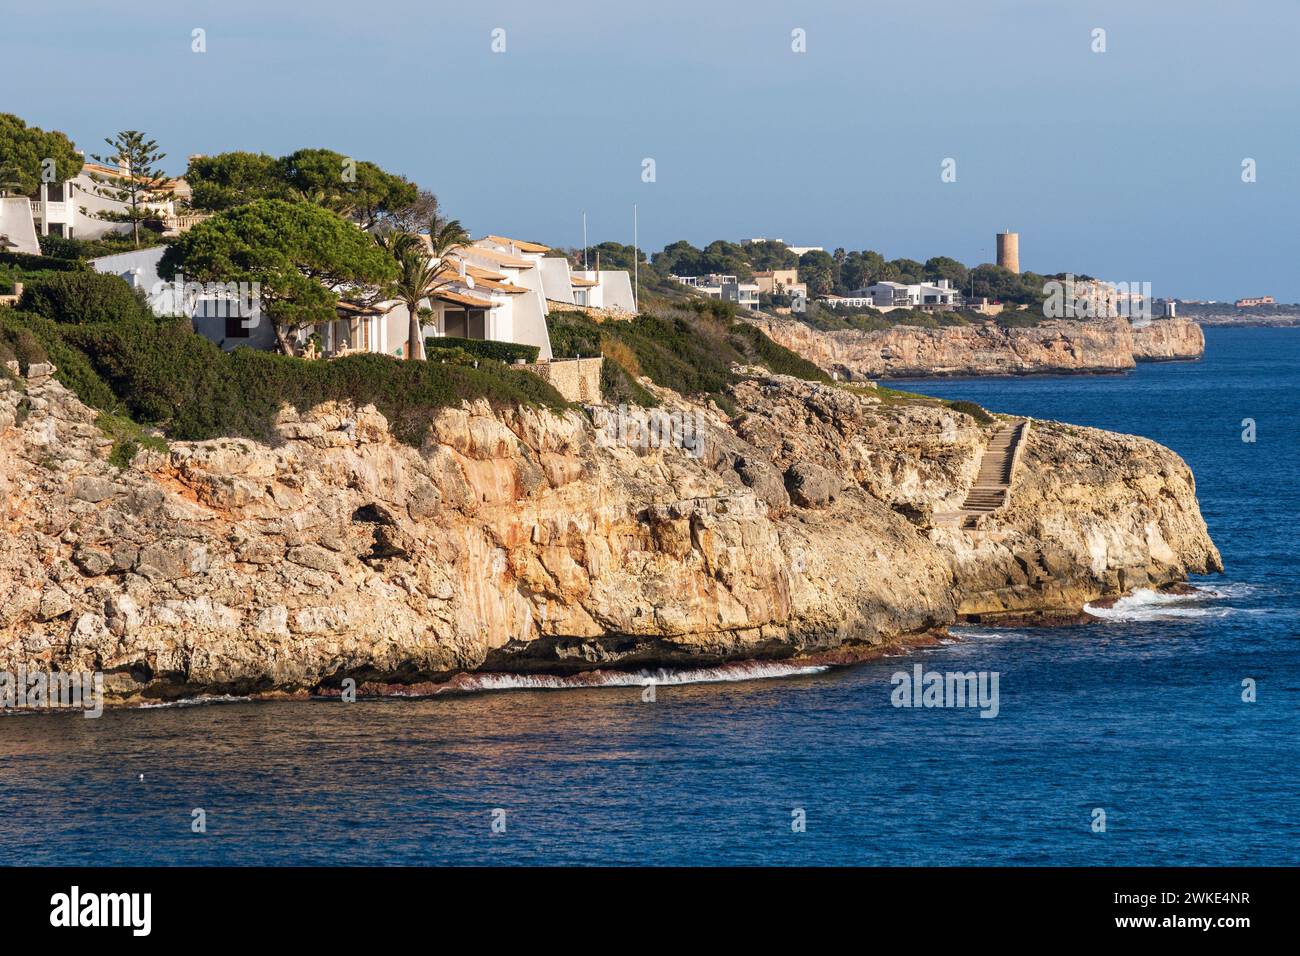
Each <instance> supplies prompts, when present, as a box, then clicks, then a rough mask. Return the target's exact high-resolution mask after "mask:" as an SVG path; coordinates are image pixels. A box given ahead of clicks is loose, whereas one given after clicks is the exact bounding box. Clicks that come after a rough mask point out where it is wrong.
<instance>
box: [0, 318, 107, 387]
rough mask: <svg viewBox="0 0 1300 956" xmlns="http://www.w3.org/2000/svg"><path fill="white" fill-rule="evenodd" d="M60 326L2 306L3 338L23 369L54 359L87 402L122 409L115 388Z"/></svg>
mask: <svg viewBox="0 0 1300 956" xmlns="http://www.w3.org/2000/svg"><path fill="white" fill-rule="evenodd" d="M60 328H61V326H59V325H58V324H56V323H54V322H51V321H50V320H49V319H45V318H41V317H40V316H35V315H26V314H24V313H21V312H16V311H14V310H13V309H0V339H2V340H4V341H5V342H6V343H7V345H8V347H9V349H10V351H12V352H13V353H14V355H15V357H16V358H17V359H18V364H19V365H20V366H21V367H22V370H23V371H24V372H26V371H27V369H28V367H29V366H31V365H34V364H37V363H40V362H52V363H54V367H55V368H56V369H58V378H59V381H61V382H62V383H63V384H64V385H66V386H67V387H68V388H70V389H72V390H73V391H74V392H76V393H77V395H78V396H80V398H81V400H82V401H83V402H85V403H86V404H87V405H90V406H91V407H93V408H99V409H103V410H105V411H115V410H117V409H120V408H121V407H122V403H121V402H120V401H119V400H118V398H117V396H116V395H115V394H114V393H113V390H112V389H111V388H109V387H108V385H107V384H106V383H105V382H104V380H103V379H102V378H100V377H99V374H98V373H97V372H96V371H95V369H94V367H93V366H92V365H91V363H90V360H89V359H88V358H87V357H86V356H85V354H84V353H83V352H81V351H80V350H79V349H77V348H74V347H73V346H70V345H69V344H68V343H67V342H65V341H64V339H63V336H62V335H61V334H60Z"/></svg>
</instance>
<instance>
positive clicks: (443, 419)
mask: <svg viewBox="0 0 1300 956" xmlns="http://www.w3.org/2000/svg"><path fill="white" fill-rule="evenodd" d="M664 397H665V400H666V403H667V404H666V408H667V409H669V410H673V409H677V410H682V411H685V412H689V413H692V414H693V413H699V414H701V415H703V416H704V427H703V433H702V437H703V441H702V443H701V444H700V445H698V446H697V447H698V449H699V450H700V451H701V452H702V454H699V455H698V456H695V455H694V454H693V453H692V451H691V449H690V448H682V447H676V446H673V445H671V443H670V445H669V446H668V447H646V445H647V444H650V445H653V444H654V443H645V442H636V441H616V442H614V443H612V444H611V443H608V442H602V441H597V440H596V433H595V429H594V428H593V425H592V423H591V421H590V420H589V418H588V417H587V416H586V415H584V414H583V413H581V412H578V411H574V412H569V413H567V414H564V415H556V414H553V413H551V412H547V411H542V410H538V409H500V410H494V409H492V408H490V407H489V406H488V405H487V404H486V403H479V404H476V405H473V406H466V407H464V408H460V409H449V410H443V411H441V412H439V413H438V414H437V415H436V417H435V418H434V421H433V427H432V429H431V433H430V437H429V438H428V440H427V441H426V442H425V444H424V446H423V447H422V448H419V449H416V448H411V447H408V446H406V445H403V444H400V443H398V442H397V441H395V440H394V439H393V438H392V437H391V435H390V434H389V431H388V428H387V423H386V422H385V421H384V420H383V418H382V417H381V416H380V415H379V414H378V413H377V412H376V411H375V410H374V409H373V408H372V407H365V408H360V409H356V408H345V407H337V406H334V405H325V406H321V407H317V408H315V409H312V410H311V411H309V412H306V413H303V414H297V413H294V412H292V411H288V410H286V411H285V412H284V413H282V415H281V419H280V421H279V423H278V430H279V434H280V436H281V440H280V441H279V443H278V444H276V445H275V446H274V447H272V446H267V445H260V444H257V443H254V442H251V441H247V440H242V439H226V440H216V441H207V442H198V443H175V444H173V445H171V447H170V448H169V450H168V451H167V452H166V453H163V452H158V451H150V450H145V451H141V452H139V453H138V454H137V455H136V456H135V458H134V460H133V461H132V462H131V464H130V465H129V467H126V468H121V469H119V468H117V467H115V466H114V465H112V464H110V463H109V461H108V460H107V459H108V456H109V451H110V446H111V443H110V441H109V440H108V439H106V438H105V437H104V436H103V435H102V433H101V432H100V430H99V429H98V428H97V426H96V424H95V418H96V414H95V413H94V412H93V411H92V410H90V409H88V408H86V407H85V406H84V405H82V404H81V402H79V401H78V400H77V399H76V397H75V396H73V395H72V394H71V393H70V392H68V391H67V390H65V389H64V388H63V386H61V385H60V384H59V383H58V382H57V381H56V380H54V379H53V378H51V377H50V376H49V370H48V367H34V368H33V369H32V373H31V375H30V376H29V377H28V378H27V379H26V380H25V381H14V380H12V379H10V378H8V377H5V376H2V375H0V519H2V520H3V523H4V529H5V535H4V538H3V540H2V542H0V593H3V594H4V595H5V597H6V600H5V601H4V602H3V603H2V604H0V668H3V669H8V670H14V669H16V668H17V667H18V666H19V665H26V666H28V667H49V666H54V667H57V668H60V669H66V670H73V669H77V670H87V669H102V670H104V671H105V672H106V675H107V676H106V683H107V689H108V692H109V693H110V694H111V695H113V696H114V697H115V698H116V699H119V700H127V699H138V698H140V697H154V698H158V697H163V698H166V697H176V696H184V695H190V694H194V693H197V692H235V693H250V692H295V691H309V690H312V689H317V688H320V687H322V686H327V685H331V684H335V685H336V684H337V682H338V681H339V680H340V679H341V678H342V677H345V676H351V677H355V678H357V679H358V680H359V681H364V680H376V681H384V682H415V681H422V680H441V679H445V678H447V677H448V676H450V675H452V674H454V673H456V672H461V671H472V670H483V669H496V670H529V669H545V670H549V671H556V672H567V671H576V670H582V669H587V668H591V667H596V666H609V665H615V666H631V665H642V664H646V665H649V664H654V665H658V664H668V665H672V664H684V663H713V662H717V661H722V660H729V659H739V658H764V657H767V658H779V657H792V656H800V655H807V654H812V653H817V652H837V651H841V650H845V649H852V648H860V647H866V646H870V645H874V644H880V643H882V642H887V641H891V640H894V639H896V638H899V637H900V636H902V635H907V634H911V633H916V632H919V631H924V630H926V629H932V628H936V627H941V626H943V625H946V624H948V623H951V622H952V621H954V620H955V619H956V618H957V615H958V614H959V613H975V614H979V613H989V612H992V611H1008V610H1026V609H1039V608H1068V609H1073V610H1077V609H1078V607H1079V605H1080V604H1081V603H1082V602H1083V601H1086V600H1090V599H1093V598H1096V597H1098V596H1101V595H1106V594H1115V593H1119V592H1120V591H1121V590H1122V589H1124V588H1127V587H1132V586H1135V585H1137V584H1155V585H1159V584H1164V583H1168V582H1172V581H1177V580H1181V579H1182V578H1183V576H1184V575H1185V574H1186V573H1188V572H1196V571H1208V570H1213V569H1216V568H1217V567H1218V566H1219V558H1218V554H1217V552H1216V551H1215V550H1214V545H1213V544H1212V543H1211V542H1210V540H1209V538H1208V535H1207V534H1206V529H1205V525H1204V523H1203V522H1202V520H1201V517H1200V514H1199V511H1198V508H1197V504H1196V500H1195V497H1194V489H1193V483H1192V478H1191V474H1190V473H1189V471H1188V469H1187V467H1186V465H1184V464H1183V462H1182V461H1181V460H1180V459H1179V458H1178V457H1177V456H1176V455H1174V454H1173V453H1172V452H1170V451H1168V450H1166V449H1164V448H1161V447H1160V446H1158V445H1155V444H1153V443H1152V442H1149V441H1146V440H1144V439H1139V438H1131V437H1126V436H1114V435H1108V434H1106V433H1102V432H1096V431H1091V430H1087V429H1076V428H1070V427H1068V426H1055V425H1046V424H1045V425H1041V426H1040V425H1039V424H1037V423H1036V425H1035V430H1034V433H1033V439H1032V443H1031V445H1030V446H1029V448H1028V450H1027V454H1028V455H1029V456H1030V465H1031V467H1030V468H1028V469H1026V470H1027V472H1028V473H1029V477H1028V478H1027V479H1026V480H1025V481H1023V482H1022V483H1021V484H1020V485H1018V486H1017V487H1015V488H1014V489H1013V494H1012V505H1011V507H1010V508H1009V509H1008V510H1006V511H1005V512H1004V513H999V514H994V515H990V516H988V517H985V518H982V519H980V520H981V523H982V525H983V527H982V528H981V529H980V530H978V531H974V532H968V531H958V530H956V529H948V528H931V527H930V521H929V515H930V514H931V513H933V512H934V511H936V510H945V509H951V508H952V507H955V506H956V504H958V503H960V501H961V500H962V497H963V496H964V494H965V491H966V489H967V488H968V487H969V485H970V483H971V481H972V480H973V477H974V474H975V472H976V469H977V464H978V456H979V453H980V449H981V448H982V445H983V442H984V441H985V440H986V438H987V436H988V434H989V432H990V431H991V429H987V428H982V427H981V426H979V425H978V424H977V423H976V422H975V420H974V419H972V418H970V417H969V416H966V415H963V414H960V413H958V412H955V411H953V410H951V409H949V408H947V407H945V406H942V405H940V404H937V403H931V402H915V403H910V402H899V401H897V400H894V399H889V400H886V401H882V400H880V399H878V398H875V397H873V396H872V395H871V394H870V390H868V389H860V388H857V387H854V386H826V385H814V384H808V383H804V382H799V381H796V380H793V379H788V378H780V377H760V378H756V379H753V380H749V381H746V382H744V383H742V384H740V385H739V386H737V387H736V389H735V402H736V406H737V413H736V415H735V417H734V418H732V419H730V420H726V419H723V418H722V417H721V415H720V413H718V412H717V410H716V408H714V409H712V410H711V411H704V410H701V409H698V408H695V407H690V406H687V405H686V404H685V403H682V402H681V401H680V400H679V399H677V398H675V397H674V396H672V395H667V394H666V395H665V396H664ZM625 437H626V436H625Z"/></svg>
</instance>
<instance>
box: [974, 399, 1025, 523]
mask: <svg viewBox="0 0 1300 956" xmlns="http://www.w3.org/2000/svg"><path fill="white" fill-rule="evenodd" d="M1028 430H1029V422H1028V421H1026V420H1025V419H1020V420H1019V421H1014V422H1011V423H1009V424H1006V425H1003V426H1002V427H1001V428H999V429H998V430H997V431H996V432H994V433H993V437H992V438H990V439H989V443H988V444H987V445H986V446H985V447H984V454H983V455H982V456H981V457H980V467H979V472H978V474H976V476H975V483H974V484H973V485H971V488H970V491H969V492H967V494H966V500H965V501H963V502H962V506H961V511H959V512H958V516H959V520H960V523H961V527H963V528H974V527H975V523H976V519H977V518H978V517H979V516H980V515H985V514H989V513H990V512H993V511H997V510H998V509H999V508H1001V507H1003V506H1004V505H1006V503H1007V501H1008V500H1009V499H1010V497H1011V479H1012V478H1013V477H1014V476H1015V466H1016V459H1017V454H1016V452H1017V451H1018V449H1019V448H1020V445H1021V443H1022V442H1023V441H1024V438H1025V434H1026V433H1027V432H1028Z"/></svg>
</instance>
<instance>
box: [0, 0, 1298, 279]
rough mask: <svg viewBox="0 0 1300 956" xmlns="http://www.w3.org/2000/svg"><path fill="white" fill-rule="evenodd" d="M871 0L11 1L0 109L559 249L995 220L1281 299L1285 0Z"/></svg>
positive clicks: (927, 253) (1126, 265)
mask: <svg viewBox="0 0 1300 956" xmlns="http://www.w3.org/2000/svg"><path fill="white" fill-rule="evenodd" d="M875 6H876V9H873V10H872V11H870V12H867V11H864V10H863V9H861V8H860V7H857V6H855V5H852V4H849V3H842V2H830V3H821V4H809V5H794V4H786V3H770V2H758V3H745V4H741V3H737V2H734V0H725V2H720V3H717V4H712V5H709V6H708V7H704V6H703V5H692V4H687V3H683V2H680V0H670V2H666V3H660V4H656V5H653V6H652V5H645V6H639V5H638V6H629V7H627V8H625V9H619V10H610V9H607V8H605V7H604V6H602V5H600V4H597V3H593V2H589V0H581V2H575V3H570V4H565V5H564V6H563V8H562V9H556V8H555V7H553V6H549V5H547V6H543V5H538V4H535V3H533V4H528V3H519V2H516V0H507V2H502V3H499V4H496V5H494V7H493V8H492V9H491V10H487V9H481V10H480V9H469V8H465V7H457V6H451V5H448V6H445V7H442V6H439V5H435V4H429V3H418V2H414V0H388V2H385V0H377V2H374V3H370V4H366V5H364V6H358V5H355V4H343V3H339V2H337V0H321V2H319V3H317V4H315V5H314V6H312V7H311V8H310V9H305V10H287V11H285V10H276V9H272V8H271V5H269V4H267V3H265V2H259V3H253V2H251V0H228V2H225V3H222V4H221V5H219V6H215V5H214V6H209V5H207V4H201V3H175V2H173V3H163V2H161V0H141V2H139V3H137V4H134V5H133V6H132V7H130V8H129V10H130V12H129V14H128V13H126V12H123V10H122V9H121V8H110V9H102V8H83V7H82V6H81V5H79V4H76V3H72V2H69V0H47V2H45V3H43V4H41V5H39V6H37V7H32V8H26V9H24V8H11V9H6V10H5V12H4V17H5V21H6V24H7V28H6V30H5V33H4V36H3V38H0V50H3V52H4V57H5V61H6V63H7V65H8V66H9V73H10V75H11V76H16V77H23V78H24V79H23V81H21V82H19V83H17V84H14V85H13V86H11V88H10V89H9V91H8V95H7V96H6V97H5V101H4V103H3V104H0V110H3V111H6V112H13V113H16V114H18V115H19V116H21V117H22V118H23V119H25V120H26V121H27V122H29V123H33V124H35V125H38V126H41V127H44V128H47V129H49V128H52V129H60V130H62V131H64V132H65V133H67V134H68V135H69V136H71V137H72V138H73V139H74V140H75V141H76V143H77V145H78V147H80V148H81V149H83V150H85V151H86V153H87V154H90V153H96V152H101V151H102V150H101V147H102V143H103V139H104V137H105V136H108V135H111V134H112V133H114V132H116V131H117V130H120V129H126V128H134V129H141V130H144V131H146V132H147V133H149V134H150V135H151V136H153V137H154V138H155V139H157V140H158V142H159V144H160V146H161V147H162V148H163V149H164V150H165V151H166V152H167V153H168V158H167V159H166V161H165V162H164V166H165V167H166V168H167V170H168V171H169V172H171V173H173V174H177V173H180V172H182V171H183V170H184V168H185V157H186V156H188V155H189V154H191V153H209V154H210V153H216V152H222V151H225V150H232V149H244V150H252V151H263V152H268V153H272V154H276V155H280V154H284V153H287V152H291V151H293V150H294V149H297V148H300V147H305V146H327V147H330V148H333V149H337V150H339V151H340V152H343V153H346V154H348V155H351V156H354V157H356V158H358V159H368V160H371V161H373V162H376V163H379V164H380V165H381V166H383V167H384V168H386V169H389V170H391V171H393V172H397V173H401V174H402V175H405V176H407V177H409V178H411V179H413V180H415V181H416V182H418V183H419V184H420V185H421V186H423V187H425V188H428V189H431V190H433V191H434V192H435V193H436V194H437V195H438V197H439V200H440V201H441V204H442V207H443V209H444V211H445V212H446V213H448V214H449V215H452V216H455V217H457V218H460V219H461V220H462V221H463V222H464V223H465V224H466V225H467V227H468V228H469V229H470V230H471V231H472V232H473V233H474V234H476V235H477V234H482V233H486V232H493V233H498V234H505V235H515V236H518V237H519V238H526V239H534V240H538V241H542V242H546V243H548V244H552V245H557V246H578V245H580V244H581V242H582V213H583V211H584V210H585V211H586V213H587V217H588V235H589V238H590V241H591V242H593V243H595V242H599V241H603V240H614V241H619V242H630V241H631V238H632V205H633V203H636V204H637V205H638V209H639V221H640V242H641V245H642V247H643V248H645V249H648V250H650V251H654V250H657V249H660V248H662V247H663V246H664V245H666V244H667V243H670V242H673V241H675V240H678V239H686V240H688V241H690V242H692V243H694V244H696V245H703V244H705V243H707V242H710V241H712V240H714V239H730V240H733V241H740V240H744V239H748V238H751V237H754V236H766V237H777V238H781V239H784V240H785V241H786V242H788V243H790V244H793V245H815V246H823V247H824V248H826V249H827V250H828V251H831V250H834V249H835V248H837V247H844V248H846V249H850V250H852V249H875V250H877V251H879V252H881V253H882V254H884V255H885V256H886V257H887V258H897V257H908V258H912V259H918V260H922V261H924V260H925V259H927V258H929V257H931V256H936V255H948V256H952V257H954V258H957V259H959V260H961V261H963V262H965V263H967V264H970V265H974V264H976V263H980V262H988V261H992V260H993V258H994V254H993V242H994V238H993V237H994V234H995V232H997V231H999V230H1001V229H1004V228H1007V227H1010V228H1011V229H1013V230H1015V231H1018V232H1019V233H1020V236H1021V240H1020V253H1021V265H1022V267H1023V268H1024V269H1026V270H1032V271H1035V272H1044V273H1050V272H1060V271H1073V272H1076V273H1086V274H1090V275H1094V276H1098V277H1101V278H1105V279H1109V280H1112V281H1129V282H1151V283H1152V289H1153V292H1154V294H1155V295H1156V296H1178V297H1183V298H1193V299H1218V300H1225V299H1233V298H1237V297H1240V296H1247V295H1273V296H1275V297H1276V298H1277V299H1278V300H1279V301H1281V302H1296V301H1300V276H1296V275H1295V274H1294V273H1293V271H1292V270H1291V269H1289V268H1288V267H1289V266H1290V259H1289V255H1288V248H1287V239H1288V238H1289V235H1290V231H1291V228H1292V223H1293V221H1294V220H1295V218H1296V213H1297V211H1298V209H1300V189H1298V188H1297V185H1296V175H1295V172H1294V171H1293V167H1295V166H1298V165H1300V148H1297V146H1298V145H1300V144H1298V143H1297V138H1298V136H1300V134H1297V132H1296V131H1295V130H1294V129H1293V128H1291V127H1290V124H1288V123H1285V122H1283V121H1282V120H1283V118H1285V117H1287V116H1288V115H1289V114H1288V107H1290V106H1291V105H1292V103H1293V102H1294V97H1295V94H1296V92H1297V86H1298V85H1300V84H1298V82H1297V74H1296V71H1295V70H1294V68H1293V65H1292V62H1291V58H1292V57H1293V55H1294V54H1293V45H1294V37H1295V35H1296V30H1297V28H1300V5H1296V4H1293V3H1292V4H1288V3H1284V2H1281V0H1255V2H1249V0H1247V2H1244V3H1242V4H1239V5H1238V6H1237V8H1235V10H1234V13H1233V14H1232V16H1231V17H1227V16H1225V15H1224V13H1223V12H1222V8H1221V6H1220V5H1217V4H1213V3H1210V2H1204V0H1188V2H1178V3H1174V2H1172V0H1152V2H1149V3H1146V4H1143V5H1142V9H1133V8H1132V7H1131V5H1129V4H1125V3H1120V2H1096V3H1077V4H1071V5H1070V6H1069V7H1068V8H1063V9H1055V8H1048V7H1046V6H1045V5H1043V4H1041V3H1039V2H1036V0H988V2H981V3H958V2H951V0H944V2H939V0H935V2H930V3H925V2H910V3H909V2H900V0H885V2H882V3H879V4H877V5H875ZM362 18H364V19H362ZM52 22H54V23H58V25H59V26H58V28H57V29H51V28H50V24H51V23H52ZM195 28H201V29H203V30H205V31H206V44H207V52H205V53H202V54H196V53H194V52H192V51H191V42H192V41H191V37H192V31H193V30H194V29H195ZM498 28H500V29H503V30H504V31H505V35H504V39H505V51H504V52H500V53H494V52H493V51H492V43H493V31H494V30H495V29H498ZM796 28H797V29H801V30H804V31H806V52H804V53H796V52H794V51H793V50H792V48H791V47H792V42H793V41H792V37H791V31H792V30H795V29H796ZM1095 28H1102V29H1104V30H1105V31H1106V37H1105V39H1106V51H1105V52H1104V53H1095V52H1093V49H1092V48H1093V45H1094V38H1093V30H1094V29H1095ZM498 37H499V35H498ZM142 88H145V89H148V90H149V91H150V93H149V95H148V96H147V97H142V96H141V95H140V93H139V91H140V90H141V89H142ZM646 158H650V159H653V160H654V161H655V173H656V181H655V182H652V183H647V182H643V181H642V164H643V160H644V159H646ZM948 158H951V159H954V160H955V161H956V181H955V182H943V181H941V177H940V173H941V163H942V162H943V161H944V160H945V159H948ZM1246 158H1250V159H1253V160H1255V162H1256V163H1257V181H1256V182H1253V183H1244V182H1243V181H1242V176H1241V174H1242V161H1243V160H1244V159H1246Z"/></svg>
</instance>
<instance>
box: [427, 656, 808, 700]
mask: <svg viewBox="0 0 1300 956" xmlns="http://www.w3.org/2000/svg"><path fill="white" fill-rule="evenodd" d="M828 670H830V667H829V666H827V665H823V664H787V663H783V662H780V661H738V662H736V663H733V664H720V665H719V666H717V667H699V668H690V669H686V670H658V671H644V670H643V671H587V672H584V673H581V674H571V675H565V676H558V675H554V674H490V673H484V674H462V675H461V676H459V677H457V678H455V679H454V680H452V681H451V682H450V683H448V684H447V685H446V686H445V687H443V688H440V689H439V691H438V692H439V693H456V692H461V693H470V692H475V691H488V690H567V689H572V688H576V687H643V686H645V685H647V684H650V683H651V682H653V683H654V684H655V685H656V686H658V687H671V686H675V685H680V684H717V683H725V682H732V681H746V680H767V679H771V678H778V677H804V676H808V675H811V674H821V673H824V672H826V671H828Z"/></svg>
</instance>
